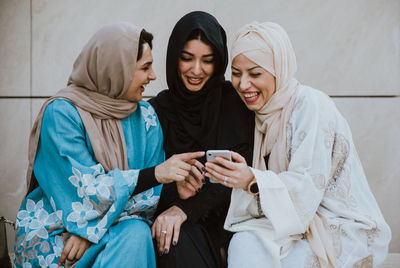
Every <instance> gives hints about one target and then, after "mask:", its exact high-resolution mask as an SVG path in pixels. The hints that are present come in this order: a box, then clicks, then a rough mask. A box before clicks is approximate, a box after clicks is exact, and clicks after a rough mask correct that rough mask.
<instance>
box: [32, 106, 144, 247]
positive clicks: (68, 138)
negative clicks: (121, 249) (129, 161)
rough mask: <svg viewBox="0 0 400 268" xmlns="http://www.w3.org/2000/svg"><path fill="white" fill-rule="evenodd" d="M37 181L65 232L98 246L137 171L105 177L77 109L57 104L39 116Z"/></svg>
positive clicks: (130, 191) (133, 186)
mask: <svg viewBox="0 0 400 268" xmlns="http://www.w3.org/2000/svg"><path fill="white" fill-rule="evenodd" d="M34 172H35V176H36V178H37V180H38V183H39V185H40V187H41V188H42V190H43V192H44V193H45V195H46V197H47V198H48V199H49V200H54V203H53V206H54V207H53V209H54V210H56V211H60V210H61V211H62V220H63V224H64V226H65V228H66V229H67V230H68V232H70V233H73V234H76V235H79V236H81V237H85V238H87V239H88V240H89V241H91V242H93V243H97V242H98V241H99V240H100V239H101V237H102V236H103V235H104V233H105V232H106V230H107V229H108V228H109V226H110V225H111V224H112V223H113V222H114V221H115V220H116V219H117V218H118V217H119V215H120V214H121V212H122V211H123V210H124V208H125V205H126V203H127V201H128V199H129V197H130V195H131V194H132V192H133V191H134V189H135V185H136V181H137V177H138V174H139V170H127V171H120V170H119V169H115V170H112V171H110V172H108V173H105V171H104V169H103V167H102V166H101V164H98V163H97V162H96V160H95V159H94V154H93V151H92V148H91V145H90V141H89V139H88V136H87V135H86V131H85V128H84V126H83V123H82V120H81V118H80V116H79V113H78V111H77V110H76V108H75V107H74V106H73V105H72V104H71V103H70V102H68V101H65V100H55V101H53V102H52V103H50V104H49V105H48V106H47V108H46V110H45V113H44V115H43V121H42V128H41V136H40V143H39V147H38V152H37V156H36V160H35V164H34Z"/></svg>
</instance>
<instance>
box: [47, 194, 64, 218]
mask: <svg viewBox="0 0 400 268" xmlns="http://www.w3.org/2000/svg"><path fill="white" fill-rule="evenodd" d="M50 205H51V207H52V208H53V210H54V213H55V215H56V216H57V218H58V219H59V220H60V221H61V222H62V210H57V208H56V203H55V202H54V199H53V197H50Z"/></svg>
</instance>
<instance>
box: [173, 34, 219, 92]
mask: <svg viewBox="0 0 400 268" xmlns="http://www.w3.org/2000/svg"><path fill="white" fill-rule="evenodd" d="M214 62H215V55H214V52H213V50H212V48H211V46H209V45H207V44H206V43H204V42H203V41H201V40H198V39H195V40H189V41H187V42H186V44H185V46H184V47H183V49H182V52H181V55H180V57H179V60H178V73H179V76H180V78H181V79H182V82H183V84H184V85H185V87H186V88H187V89H188V90H190V91H199V90H201V89H202V88H203V86H204V85H205V84H206V82H207V81H208V80H209V79H210V78H211V76H212V75H213V73H214Z"/></svg>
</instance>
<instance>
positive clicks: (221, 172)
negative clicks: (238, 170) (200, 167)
mask: <svg viewBox="0 0 400 268" xmlns="http://www.w3.org/2000/svg"><path fill="white" fill-rule="evenodd" d="M206 169H207V171H208V172H209V171H213V172H214V173H212V174H213V175H215V174H217V175H216V176H219V177H224V176H225V177H232V176H233V175H234V174H232V172H231V170H229V169H226V168H224V167H222V166H220V165H217V164H214V163H211V162H207V163H206Z"/></svg>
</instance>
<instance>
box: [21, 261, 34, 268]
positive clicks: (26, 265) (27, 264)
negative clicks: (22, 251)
mask: <svg viewBox="0 0 400 268" xmlns="http://www.w3.org/2000/svg"><path fill="white" fill-rule="evenodd" d="M22 267H23V268H32V264H30V263H29V262H24V264H23V266H22Z"/></svg>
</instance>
